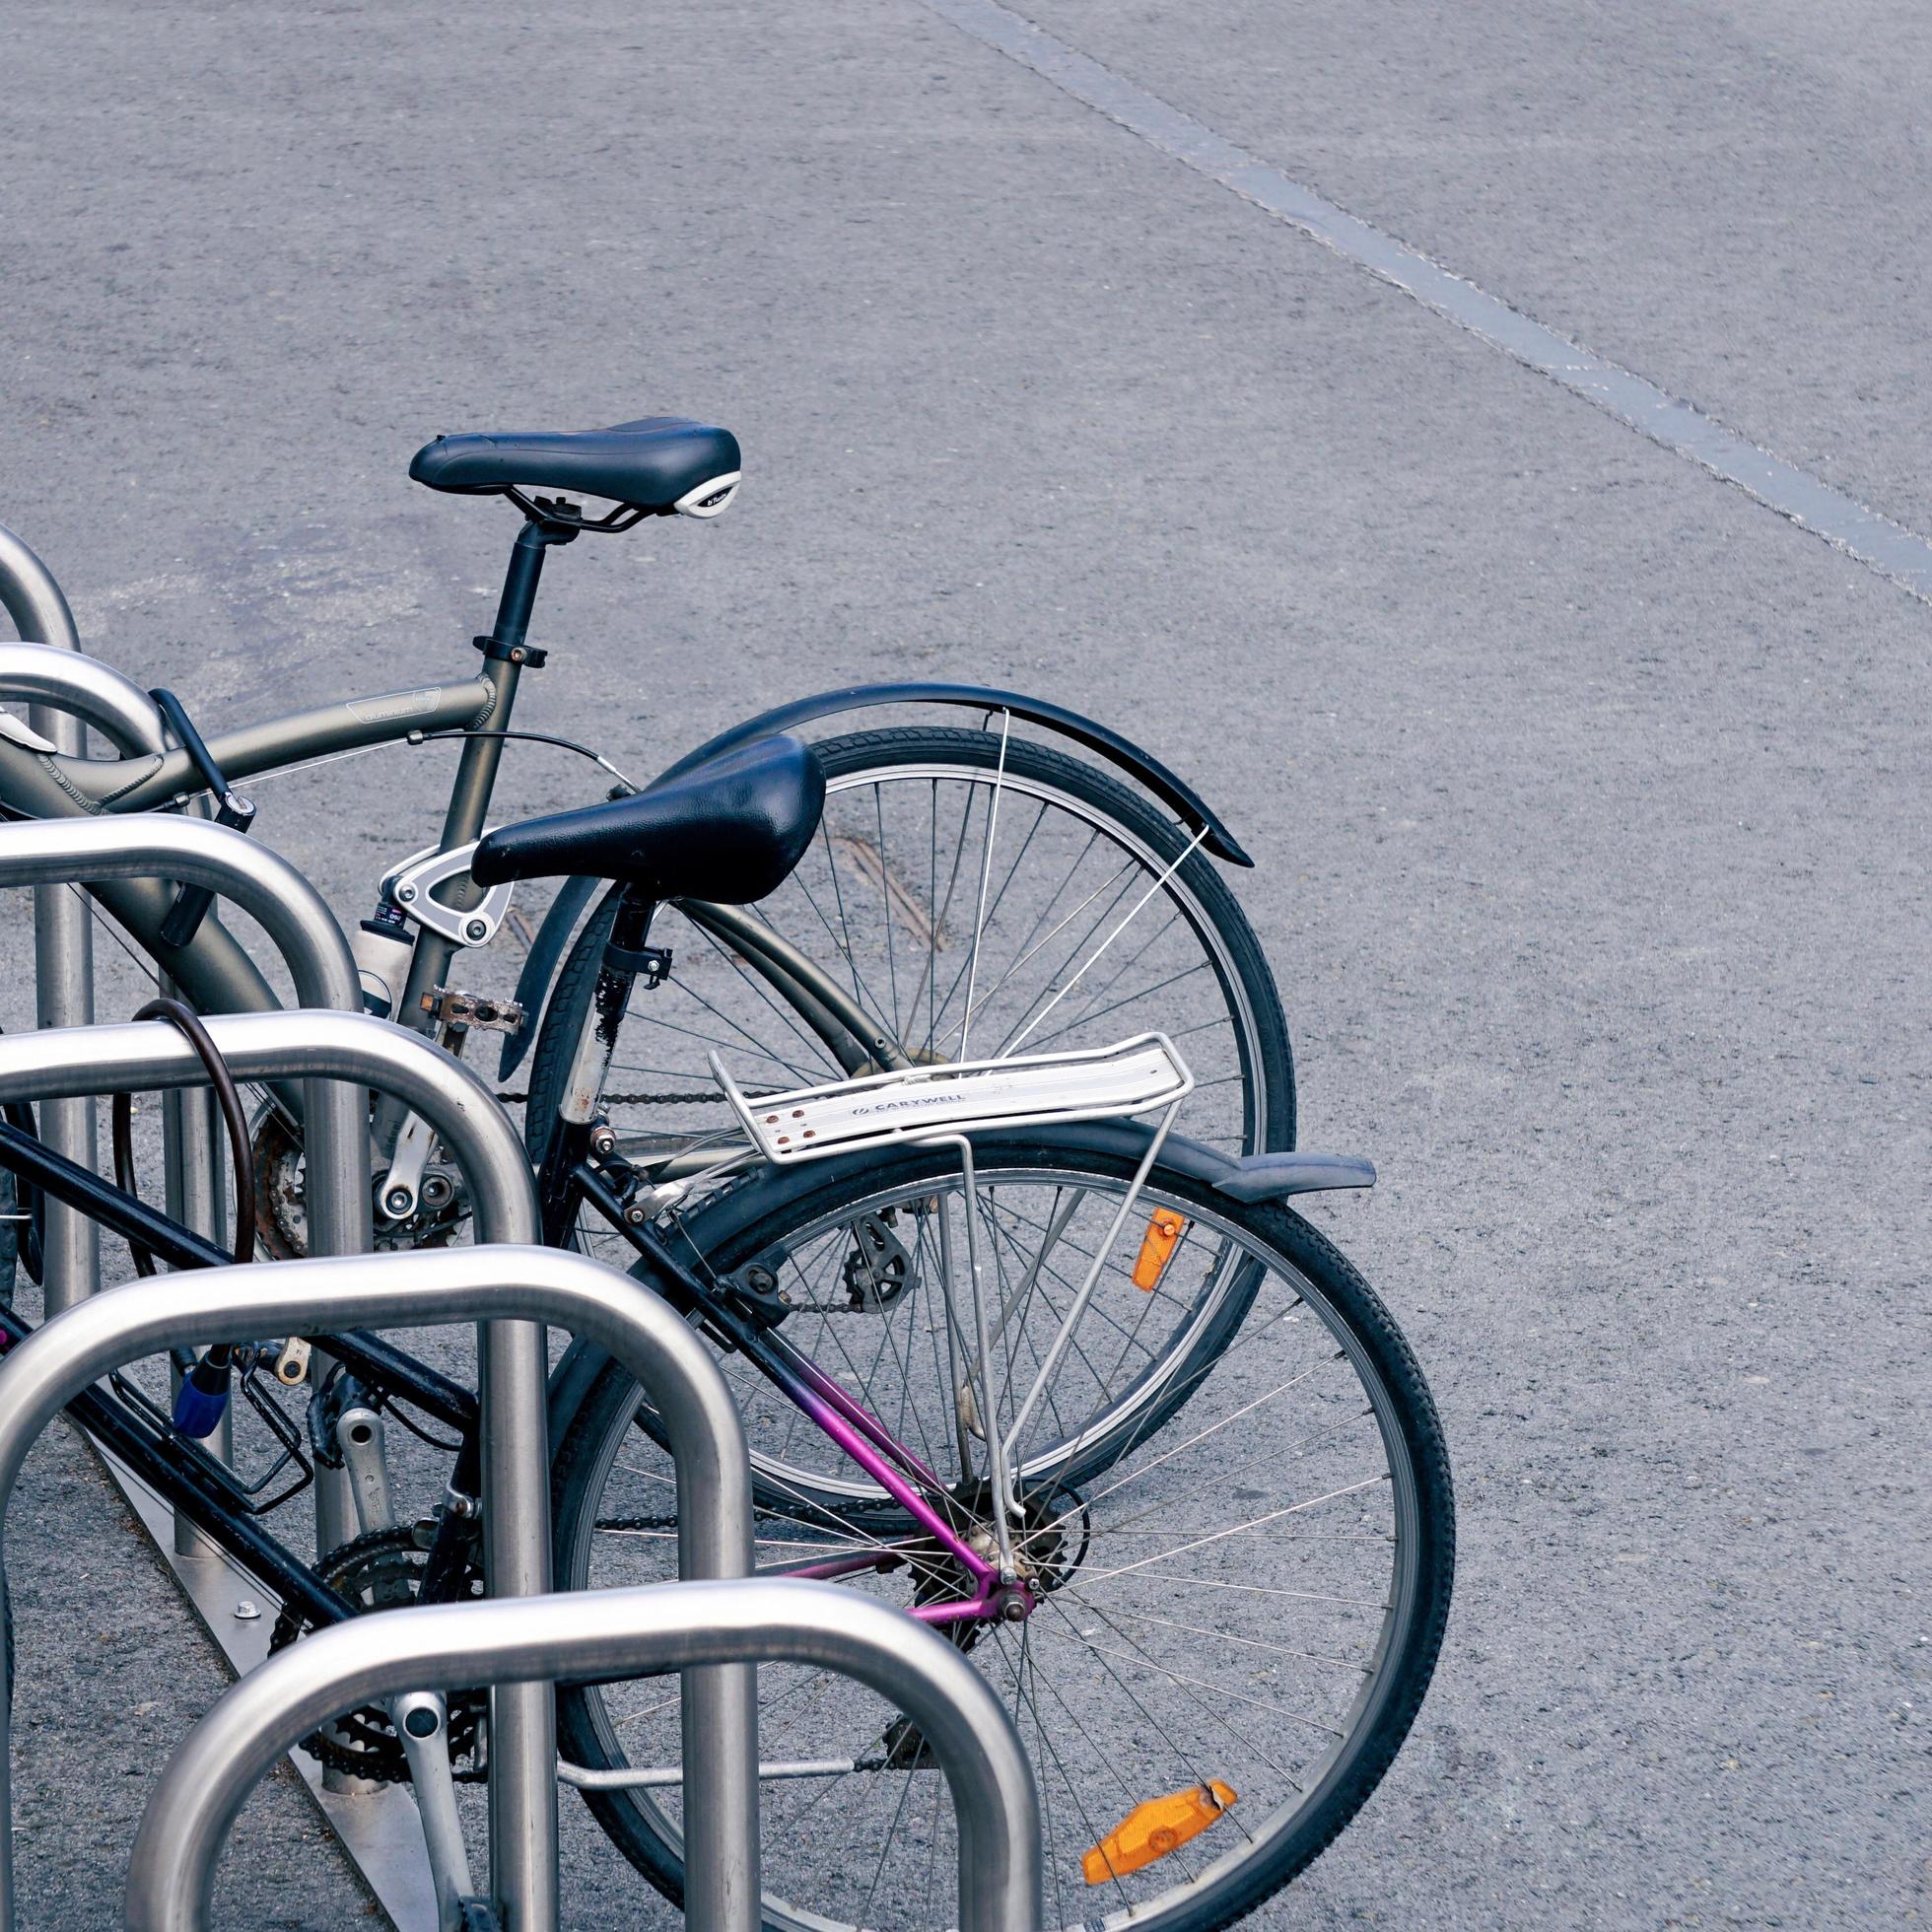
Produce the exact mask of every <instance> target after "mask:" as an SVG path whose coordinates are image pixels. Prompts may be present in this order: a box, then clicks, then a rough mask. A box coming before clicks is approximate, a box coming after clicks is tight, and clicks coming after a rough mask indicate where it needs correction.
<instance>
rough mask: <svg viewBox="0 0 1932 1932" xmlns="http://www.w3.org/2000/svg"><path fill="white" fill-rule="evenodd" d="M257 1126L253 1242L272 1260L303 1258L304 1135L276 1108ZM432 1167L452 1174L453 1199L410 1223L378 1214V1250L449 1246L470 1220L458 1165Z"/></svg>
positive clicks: (261, 1115)
mask: <svg viewBox="0 0 1932 1932" xmlns="http://www.w3.org/2000/svg"><path fill="white" fill-rule="evenodd" d="M254 1127H255V1134H254V1155H255V1240H256V1243H257V1244H258V1245H259V1247H260V1248H261V1251H262V1253H263V1254H265V1255H266V1256H268V1258H269V1259H270V1260H271V1261H295V1260H299V1259H300V1258H301V1257H302V1256H304V1255H306V1254H307V1253H308V1252H309V1194H308V1179H307V1174H306V1170H305V1168H304V1164H303V1152H302V1137H301V1136H300V1135H299V1134H298V1133H297V1132H296V1130H295V1129H294V1128H293V1127H292V1126H291V1125H290V1124H289V1122H288V1120H287V1119H286V1118H285V1117H284V1115H283V1114H282V1112H281V1110H280V1109H279V1108H277V1107H274V1106H264V1107H263V1108H262V1110H261V1111H260V1112H259V1113H258V1114H257V1115H256V1116H255V1123H254ZM429 1171H430V1172H431V1173H447V1174H448V1176H449V1182H450V1192H449V1199H448V1200H447V1201H446V1202H444V1203H443V1204H442V1205H441V1206H439V1207H425V1208H423V1209H421V1210H420V1211H419V1212H417V1213H415V1214H412V1215H411V1216H410V1218H409V1219H408V1220H406V1221H390V1220H385V1219H384V1218H383V1217H382V1215H381V1214H380V1212H379V1213H378V1214H377V1216H376V1247H377V1249H378V1251H379V1252H388V1251H390V1250H393V1249H397V1248H443V1247H448V1246H449V1242H450V1241H451V1240H452V1239H453V1238H454V1236H455V1235H456V1233H457V1231H458V1230H459V1229H460V1228H461V1227H462V1225H463V1223H464V1222H465V1221H466V1220H467V1219H468V1218H469V1202H468V1197H467V1193H466V1190H465V1188H464V1185H463V1181H462V1177H461V1175H460V1174H459V1173H458V1172H457V1171H456V1170H455V1169H454V1168H444V1167H440V1166H438V1167H432V1168H431V1169H430V1170H429ZM378 1192H379V1194H380V1187H379V1190H378Z"/></svg>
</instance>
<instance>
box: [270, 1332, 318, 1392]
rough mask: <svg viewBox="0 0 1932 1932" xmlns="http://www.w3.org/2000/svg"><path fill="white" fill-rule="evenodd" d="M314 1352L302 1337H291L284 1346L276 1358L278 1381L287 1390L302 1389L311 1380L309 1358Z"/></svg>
mask: <svg viewBox="0 0 1932 1932" xmlns="http://www.w3.org/2000/svg"><path fill="white" fill-rule="evenodd" d="M312 1352H313V1350H312V1349H311V1347H310V1345H309V1344H308V1343H306V1342H305V1341H304V1340H303V1339H302V1337H301V1336H299V1335H292V1336H290V1337H289V1339H288V1340H287V1341H286V1342H285V1343H283V1344H282V1352H281V1353H280V1354H279V1355H277V1356H276V1357H275V1379H276V1381H278V1382H280V1383H281V1384H282V1385H283V1386H284V1387H285V1388H290V1389H297V1388H300V1387H301V1386H302V1384H303V1383H305V1382H306V1381H308V1379H309V1357H310V1355H311V1353H312Z"/></svg>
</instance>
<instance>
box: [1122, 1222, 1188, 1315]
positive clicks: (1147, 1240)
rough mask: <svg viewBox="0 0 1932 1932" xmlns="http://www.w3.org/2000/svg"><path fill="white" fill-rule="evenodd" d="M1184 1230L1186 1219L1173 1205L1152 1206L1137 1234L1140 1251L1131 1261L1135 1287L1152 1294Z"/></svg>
mask: <svg viewBox="0 0 1932 1932" xmlns="http://www.w3.org/2000/svg"><path fill="white" fill-rule="evenodd" d="M1187 1231H1188V1224H1187V1222H1186V1221H1185V1220H1184V1219H1183V1218H1182V1217H1181V1216H1180V1215H1179V1214H1177V1213H1175V1211H1174V1210H1173V1208H1171V1207H1157V1208H1155V1210H1154V1217H1153V1219H1152V1220H1150V1221H1149V1222H1148V1223H1147V1231H1146V1233H1145V1234H1143V1235H1142V1236H1141V1237H1140V1253H1139V1256H1138V1259H1137V1260H1136V1262H1135V1264H1134V1285H1135V1286H1136V1287H1137V1288H1143V1289H1145V1290H1146V1292H1147V1293H1148V1294H1152V1293H1153V1291H1154V1290H1155V1289H1156V1288H1157V1287H1159V1286H1160V1277H1161V1276H1163V1275H1165V1274H1166V1273H1167V1264H1168V1263H1169V1262H1170V1261H1172V1260H1173V1259H1174V1250H1175V1249H1176V1248H1177V1247H1179V1246H1180V1244H1181V1236H1182V1235H1184V1234H1185V1233H1186V1232H1187Z"/></svg>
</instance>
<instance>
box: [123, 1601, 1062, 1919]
mask: <svg viewBox="0 0 1932 1932" xmlns="http://www.w3.org/2000/svg"><path fill="white" fill-rule="evenodd" d="M739 1658H762V1659H766V1660H769V1661H772V1662H780V1663H797V1664H808V1665H813V1666H816V1667H818V1668H820V1669H823V1670H829V1671H834V1672H837V1673H838V1674H840V1675H841V1676H845V1677H851V1678H857V1679H858V1680H860V1681H861V1682H862V1683H864V1684H866V1685H869V1686H870V1687H871V1688H872V1689H873V1690H877V1691H878V1692H879V1693H880V1694H881V1695H882V1696H884V1697H886V1698H888V1699H889V1700H890V1701H891V1702H893V1703H895V1704H897V1705H898V1706H899V1707H900V1708H901V1709H902V1710H904V1711H905V1712H906V1713H907V1715H909V1716H910V1717H911V1718H912V1720H913V1722H914V1723H915V1724H917V1725H918V1726H919V1728H920V1730H921V1732H922V1733H923V1734H924V1735H925V1737H926V1739H927V1740H928V1742H929V1743H930V1744H931V1746H932V1749H933V1752H934V1755H935V1756H936V1757H937V1758H938V1759H939V1762H940V1764H941V1766H942V1767H943V1769H944V1772H945V1776H946V1780H947V1783H948V1784H949V1785H950V1787H951V1790H952V1799H953V1809H954V1812H955V1815H956V1816H957V1818H958V1822H959V1921H958V1922H959V1926H960V1932H1037V1928H1038V1926H1039V1924H1040V1919H1041V1845H1040V1810H1039V1797H1038V1794H1037V1792H1036V1790H1035V1788H1034V1783H1033V1770H1032V1766H1031V1765H1030V1764H1029V1763H1028V1762H1027V1758H1026V1753H1025V1751H1024V1750H1023V1749H1022V1747H1021V1745H1020V1740H1019V1735H1018V1733H1017V1731H1016V1730H1015V1729H1014V1727H1013V1721H1012V1719H1011V1717H1010V1716H1009V1715H1008V1714H1007V1712H1006V1710H1005V1707H1004V1706H1003V1705H1002V1704H1001V1703H1000V1699H999V1698H998V1697H997V1696H996V1695H995V1694H994V1692H993V1690H992V1687H991V1686H990V1685H988V1683H987V1682H986V1680H985V1679H984V1678H982V1677H981V1676H980V1674H979V1672H978V1671H976V1670H975V1669H974V1668H973V1666H972V1665H971V1664H969V1663H968V1662H967V1661H966V1659H965V1658H964V1657H963V1656H962V1655H961V1654H960V1653H959V1651H958V1650H956V1649H955V1648H954V1647H953V1646H952V1645H951V1644H949V1643H947V1642H946V1641H945V1639H944V1638H943V1637H939V1636H936V1635H934V1634H933V1633H932V1632H931V1631H930V1630H928V1629H926V1628H925V1627H924V1626H923V1625H921V1624H919V1623H917V1622H915V1621H913V1620H912V1619H911V1618H909V1617H906V1616H905V1615H903V1614H902V1613H901V1612H899V1611H896V1610H893V1609H891V1608H889V1607H888V1606H887V1605H885V1604H882V1603H880V1602H879V1601H878V1600H877V1599H875V1598H871V1597H865V1596H862V1595H861V1594H860V1593H859V1592H857V1591H854V1590H847V1589H841V1588H839V1587H838V1586H837V1585H835V1584H830V1583H808V1582H800V1581H796V1580H784V1579H779V1578H764V1579H760V1580H759V1581H756V1582H743V1583H660V1584H655V1585H648V1586H646V1587H644V1588H642V1589H635V1588H634V1589H626V1590H587V1591H583V1592H580V1593H574V1594H572V1595H569V1596H557V1597H546V1598H543V1599H540V1600H538V1601H536V1602H525V1603H517V1604H509V1603H503V1604H492V1603H477V1604H447V1605H446V1604H436V1605H430V1606H427V1607H425V1608H421V1609H414V1610H399V1611H396V1612H394V1613H392V1614H391V1615H389V1616H386V1617H380V1618H367V1619H359V1620H358V1621H355V1622H353V1623H339V1624H337V1625H336V1626H335V1627H334V1628H332V1629H328V1630H323V1631H319V1632H317V1633H316V1635H314V1636H312V1637H310V1638H308V1639H307V1640H306V1641H304V1642H302V1643H299V1644H297V1645H295V1646H294V1647H293V1648H292V1649H289V1650H286V1651H283V1652H282V1653H281V1654H280V1655H279V1656H277V1657H275V1658H273V1659H272V1660H271V1661H270V1662H268V1663H267V1664H265V1665H263V1666H262V1668H261V1669H260V1670H258V1671H256V1672H254V1673H252V1674H251V1675H250V1676H248V1677H246V1678H244V1679H242V1682H241V1683H240V1684H238V1685H236V1686H235V1688H234V1689H233V1690H229V1691H227V1692H226V1693H225V1694H224V1695H223V1697H222V1699H221V1701H220V1702H219V1703H217V1704H216V1705H215V1707H214V1708H213V1709H212V1710H211V1711H209V1713H208V1714H207V1716H205V1717H204V1718H202V1720H201V1721H200V1722H199V1723H198V1724H197V1725H196V1726H195V1727H194V1729H193V1730H192V1731H191V1732H189V1733H188V1736H187V1740H186V1742H185V1743H184V1744H182V1746H181V1747H180V1749H179V1750H178V1751H177V1752H176V1753H175V1754H174V1756H173V1759H171V1760H170V1762H169V1765H168V1768H167V1770H166V1771H165V1772H164V1773H163V1774H162V1778H161V1781H160V1783H159V1784H158V1785H157V1787H156V1789H155V1792H154V1795H153V1797H152V1798H150V1800H149V1801H148V1809H147V1812H146V1814H145V1815H144V1817H143V1818H142V1820H141V1828H140V1831H139V1833H138V1834H137V1836H136V1838H135V1841H134V1858H133V1862H132V1864H131V1866H130V1867H129V1871H128V1880H127V1902H126V1907H125V1912H124V1918H123V1922H124V1923H125V1924H126V1925H127V1926H128V1927H129V1928H130V1932H203V1928H205V1927H206V1926H207V1925H208V1923H209V1914H210V1909H211V1906H212V1901H213V1896H214V1879H215V1861H216V1859H217V1858H218V1857H219V1856H220V1854H221V1848H222V1842H223V1839H224V1838H225V1837H226V1835H227V1833H228V1829H229V1827H230V1826H231V1825H232V1824H233V1823H234V1821H235V1818H236V1815H237V1814H238V1813H239V1812H240V1811H241V1809H242V1804H243V1802H244V1801H245V1799H246V1798H247V1795H248V1792H249V1790H250V1788H251V1787H252V1786H253V1785H254V1783H255V1781H256V1780H257V1779H258V1778H260V1777H261V1776H262V1774H263V1773H264V1772H265V1771H266V1770H267V1769H268V1768H269V1766H270V1765H271V1764H273V1763H274V1761H275V1759H276V1758H277V1757H278V1756H279V1755H280V1754H281V1753H282V1752H283V1751H284V1750H285V1749H287V1747H288V1745H289V1743H290V1742H291V1741H292V1740H293V1739H296V1738H299V1737H302V1736H304V1735H306V1734H307V1733H308V1732H309V1731H311V1730H312V1729H313V1728H314V1727H315V1725H317V1724H319V1723H323V1722H325V1721H326V1720H327V1719H329V1718H330V1717H333V1716H336V1715H338V1714H339V1713H340V1712H341V1711H343V1710H345V1709H348V1708H351V1707H352V1706H354V1705H355V1704H358V1703H361V1702H363V1701H364V1700H365V1699H366V1698H368V1697H370V1696H373V1695H383V1694H394V1693H395V1692H397V1691H401V1690H416V1689H425V1688H430V1687H435V1688H438V1689H444V1688H449V1687H451V1686H453V1685H454V1684H456V1683H457V1682H459V1681H460V1682H461V1683H464V1684H473V1683H474V1682H475V1681H476V1680H477V1679H478V1678H479V1677H483V1678H495V1679H498V1680H501V1679H504V1678H508V1677H529V1678H538V1679H555V1678H558V1677H564V1676H572V1675H578V1674H583V1675H586V1676H587V1675H591V1674H594V1673H613V1674H614V1673H623V1672H630V1671H662V1670H687V1671H688V1670H690V1669H691V1668H692V1667H693V1666H698V1665H716V1664H719V1663H722V1662H724V1661H727V1660H731V1659H739ZM689 1749H690V1747H689V1745H688V1743H687V1745H686V1753H687V1756H686V1764H687V1766H688V1765H689V1764H690V1762H691V1761H692V1760H691V1759H690V1757H689V1755H688V1754H689ZM690 1815H691V1814H690V1811H689V1809H688V1808H687V1811H686V1816H687V1817H689V1816H690ZM752 1902H753V1904H754V1907H755V1905H756V1902H757V1901H756V1898H755V1897H754V1899H753V1901H752ZM685 1910H686V1920H685V1922H686V1923H687V1924H688V1925H690V1926H691V1927H692V1928H694V1932H717V1928H718V1927H719V1926H720V1924H721V1923H723V1921H721V1920H720V1919H719V1918H717V1917H715V1916H713V1915H711V1913H710V1911H709V1908H708V1907H706V1906H705V1905H703V1904H701V1903H700V1901H698V1900H697V1899H695V1898H689V1897H687V1899H686V1905H685ZM752 1922H753V1923H756V1912H755V1910H754V1914H753V1919H752Z"/></svg>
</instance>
